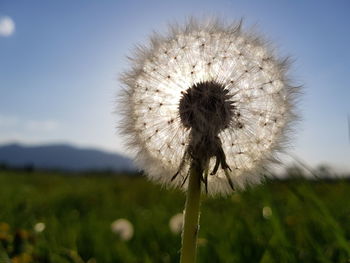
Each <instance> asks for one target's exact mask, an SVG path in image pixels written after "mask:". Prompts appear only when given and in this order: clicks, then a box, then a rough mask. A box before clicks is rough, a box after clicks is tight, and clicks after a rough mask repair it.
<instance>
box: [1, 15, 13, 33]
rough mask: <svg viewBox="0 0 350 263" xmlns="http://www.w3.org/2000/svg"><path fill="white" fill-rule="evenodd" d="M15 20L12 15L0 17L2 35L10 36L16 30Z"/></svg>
mask: <svg viewBox="0 0 350 263" xmlns="http://www.w3.org/2000/svg"><path fill="white" fill-rule="evenodd" d="M15 28H16V26H15V22H14V21H13V20H12V18H11V17H8V16H3V17H0V36H2V37H9V36H11V35H12V34H13V33H14V32H15Z"/></svg>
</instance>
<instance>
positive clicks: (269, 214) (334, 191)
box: [0, 171, 350, 263]
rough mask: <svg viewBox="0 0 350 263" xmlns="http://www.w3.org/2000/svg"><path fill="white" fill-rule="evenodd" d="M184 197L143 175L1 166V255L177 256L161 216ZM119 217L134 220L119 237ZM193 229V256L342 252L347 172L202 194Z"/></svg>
mask: <svg viewBox="0 0 350 263" xmlns="http://www.w3.org/2000/svg"><path fill="white" fill-rule="evenodd" d="M184 202H185V197H184V195H183V194H182V193H181V192H178V191H175V190H166V189H162V188H161V187H159V186H158V185H154V184H152V183H150V182H148V181H147V180H146V179H145V178H143V177H127V176H108V175H103V174H100V175H97V174H96V175H89V176H87V175H85V176H83V175H80V176H77V175H75V176H65V175H64V174H60V173H44V172H42V173H41V172H32V173H26V172H14V171H2V172H0V263H3V262H18V263H19V262H39V263H41V262H58V263H61V262H76V263H82V262H88V263H96V262H100V263H109V262H124V263H129V262H142V263H147V262H178V260H179V249H180V241H181V240H180V239H181V238H180V234H174V233H172V232H171V231H170V229H169V220H170V218H171V217H172V216H173V215H174V214H177V213H180V212H181V211H182V209H183V205H184ZM119 218H126V219H128V220H129V221H130V222H131V223H132V224H133V227H134V235H133V237H132V238H131V239H130V240H128V241H123V240H122V239H121V238H120V236H118V235H117V234H115V233H113V232H112V231H111V223H112V222H113V221H114V220H116V219H119ZM37 223H44V224H45V229H44V230H43V229H39V230H42V231H41V232H40V231H38V229H36V230H35V225H36V224H37ZM41 225H43V224H41ZM199 238H200V240H199V250H198V262H211V263H213V262H225V263H226V262H261V263H269V262H309V263H311V262H349V260H350V182H349V181H345V180H337V181H331V182H329V181H328V182H326V181H318V182H315V181H306V180H303V179H293V180H289V181H270V182H266V183H265V184H264V185H262V186H258V187H255V188H253V189H249V190H247V191H245V192H242V193H236V194H233V195H232V196H230V197H228V198H217V199H207V198H204V199H203V203H202V213H201V226H200V232H199Z"/></svg>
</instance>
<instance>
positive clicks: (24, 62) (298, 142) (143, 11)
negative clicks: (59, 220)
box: [0, 0, 350, 171]
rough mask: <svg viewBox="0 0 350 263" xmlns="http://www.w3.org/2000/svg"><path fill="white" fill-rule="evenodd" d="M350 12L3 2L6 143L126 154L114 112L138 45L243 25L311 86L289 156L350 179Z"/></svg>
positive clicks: (300, 5) (316, 4)
mask: <svg viewBox="0 0 350 263" xmlns="http://www.w3.org/2000/svg"><path fill="white" fill-rule="evenodd" d="M349 11H350V1H347V0H343V1H340V0H338V1H330V0H329V1H282V0H275V1H258V0H256V1H235V0H221V1H214V0H213V1H205V0H204V1H203V0H202V1H185V0H178V1H164V0H163V1H161V0H158V1H155V0H149V1H87V0H86V1H82V0H81V1H63V0H60V1H35V0H32V1H11V0H1V2H0V17H2V18H4V17H9V18H11V19H12V20H13V22H14V24H15V29H14V31H13V32H12V34H10V35H3V34H0V144H3V143H8V142H14V141H17V142H24V143H30V144H36V143H40V144H42V143H52V142H54V143H61V142H68V143H73V144H75V145H79V146H83V147H85V146H86V147H98V148H102V149H106V150H109V151H114V152H120V153H125V148H124V147H123V138H120V137H119V135H118V134H117V132H116V128H115V127H116V125H117V123H118V114H114V113H113V111H114V108H115V103H116V94H118V91H119V90H120V84H119V82H118V74H119V73H120V72H122V71H123V69H126V68H127V67H128V64H127V59H126V56H127V55H128V54H131V51H132V49H133V47H134V45H135V44H137V43H145V42H146V41H147V36H148V35H149V33H151V32H152V31H153V30H156V31H159V32H164V31H165V29H166V27H167V24H168V23H169V22H172V21H178V22H183V21H184V20H185V18H186V17H188V16H206V15H216V16H220V17H223V18H224V19H225V20H227V21H231V20H237V19H240V18H242V17H243V18H244V19H245V27H249V26H254V25H256V26H257V28H258V29H259V31H261V32H262V33H263V34H264V35H266V37H267V38H268V39H269V40H271V42H273V43H274V44H275V46H276V47H277V48H278V50H279V51H280V54H281V55H282V56H284V55H290V56H291V57H292V58H293V59H294V61H295V62H294V64H293V66H292V75H293V77H294V78H295V80H296V83H297V84H303V85H304V87H305V88H304V95H303V97H302V100H301V102H300V104H299V109H300V113H301V115H302V118H303V120H302V121H301V122H300V124H298V126H297V128H296V130H295V131H296V134H295V139H294V141H293V145H294V148H293V149H292V152H294V153H295V154H296V155H298V156H299V157H300V158H301V159H303V160H305V161H306V162H307V163H308V164H310V165H318V164H320V163H327V164H330V165H332V166H334V167H337V168H338V169H341V170H344V169H345V170H348V171H349V170H350V141H349V140H350V139H349V131H348V123H347V115H348V114H350V103H349V102H350V80H349V79H350V50H349V47H350V31H349V26H350V16H349ZM0 20H1V18H0ZM0 25H1V23H0Z"/></svg>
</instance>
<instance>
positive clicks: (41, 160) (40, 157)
mask: <svg viewBox="0 0 350 263" xmlns="http://www.w3.org/2000/svg"><path fill="white" fill-rule="evenodd" d="M0 164H4V165H6V166H9V167H14V168H21V167H26V166H33V167H34V168H36V169H58V170H67V171H89V170H93V171H100V170H101V171H105V170H111V171H115V172H135V171H136V168H135V166H134V164H133V162H132V161H131V159H129V158H128V157H125V156H123V155H120V154H117V153H110V152H106V151H103V150H99V149H94V148H80V147H76V146H73V145H71V144H65V143H61V144H45V145H34V146H27V145H23V144H20V143H9V144H3V145H0Z"/></svg>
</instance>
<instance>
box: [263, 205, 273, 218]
mask: <svg viewBox="0 0 350 263" xmlns="http://www.w3.org/2000/svg"><path fill="white" fill-rule="evenodd" d="M262 215H263V217H264V218H265V219H269V218H270V217H271V216H272V210H271V207H269V206H264V207H263V209H262Z"/></svg>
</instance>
